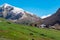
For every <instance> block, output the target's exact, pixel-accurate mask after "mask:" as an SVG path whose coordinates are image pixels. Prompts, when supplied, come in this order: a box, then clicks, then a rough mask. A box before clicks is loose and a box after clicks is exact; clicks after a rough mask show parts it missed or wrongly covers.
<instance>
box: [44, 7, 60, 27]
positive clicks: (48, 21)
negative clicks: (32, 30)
mask: <svg viewBox="0 0 60 40" xmlns="http://www.w3.org/2000/svg"><path fill="white" fill-rule="evenodd" d="M43 24H45V25H47V26H46V27H49V26H54V25H55V24H58V25H60V8H59V9H58V10H57V12H56V13H54V14H53V15H51V16H50V17H47V18H45V19H44V21H43Z"/></svg>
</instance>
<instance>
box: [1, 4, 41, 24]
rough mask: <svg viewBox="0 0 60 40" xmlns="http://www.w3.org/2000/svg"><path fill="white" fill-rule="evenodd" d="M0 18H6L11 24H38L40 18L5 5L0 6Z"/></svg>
mask: <svg viewBox="0 0 60 40" xmlns="http://www.w3.org/2000/svg"><path fill="white" fill-rule="evenodd" d="M0 17H3V18H6V19H8V20H10V21H13V22H19V23H20V22H26V21H27V22H31V23H32V22H38V21H40V20H41V18H39V17H37V16H36V15H34V14H31V13H30V12H28V11H25V10H23V9H22V8H17V7H14V6H12V5H9V4H7V3H5V4H3V5H1V6H0Z"/></svg>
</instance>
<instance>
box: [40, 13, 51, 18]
mask: <svg viewBox="0 0 60 40" xmlns="http://www.w3.org/2000/svg"><path fill="white" fill-rule="evenodd" d="M49 16H51V14H49V15H45V16H42V17H41V18H42V19H44V18H46V17H49Z"/></svg>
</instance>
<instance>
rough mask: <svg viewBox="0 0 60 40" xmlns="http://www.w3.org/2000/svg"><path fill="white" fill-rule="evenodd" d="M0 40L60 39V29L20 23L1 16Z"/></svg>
mask: <svg viewBox="0 0 60 40" xmlns="http://www.w3.org/2000/svg"><path fill="white" fill-rule="evenodd" d="M0 40H60V31H58V30H53V29H42V28H36V27H31V26H26V25H19V24H15V23H10V22H7V21H6V20H5V19H2V18H0Z"/></svg>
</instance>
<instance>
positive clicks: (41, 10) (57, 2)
mask: <svg viewBox="0 0 60 40" xmlns="http://www.w3.org/2000/svg"><path fill="white" fill-rule="evenodd" d="M4 3H8V4H10V5H13V6H16V7H20V8H22V9H24V10H27V11H29V12H32V13H33V14H35V15H37V16H40V17H41V16H46V15H50V14H53V13H55V12H56V10H57V9H58V8H59V7H60V0H0V5H2V4H4Z"/></svg>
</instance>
